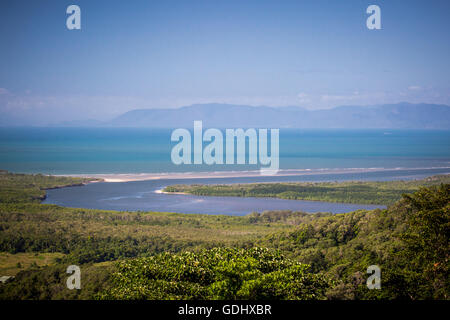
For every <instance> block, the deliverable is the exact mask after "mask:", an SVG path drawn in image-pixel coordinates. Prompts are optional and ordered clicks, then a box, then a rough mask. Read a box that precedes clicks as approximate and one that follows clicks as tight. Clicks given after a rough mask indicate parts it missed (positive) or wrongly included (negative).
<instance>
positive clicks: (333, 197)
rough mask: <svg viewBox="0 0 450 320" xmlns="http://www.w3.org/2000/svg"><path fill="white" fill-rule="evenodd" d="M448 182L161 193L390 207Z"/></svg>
mask: <svg viewBox="0 0 450 320" xmlns="http://www.w3.org/2000/svg"><path fill="white" fill-rule="evenodd" d="M440 183H450V176H448V175H446V176H435V177H430V178H427V179H423V180H416V181H385V182H361V181H350V182H339V183H337V182H295V183H294V182H283V183H248V184H232V185H173V186H168V187H166V188H165V189H164V191H165V192H183V193H190V194H194V195H202V196H234V197H275V198H281V199H291V200H320V201H329V202H346V203H364V204H384V205H388V204H393V203H394V202H395V201H397V200H400V199H401V197H402V195H403V194H404V193H412V192H414V191H417V190H418V189H419V187H420V186H431V185H437V184H440Z"/></svg>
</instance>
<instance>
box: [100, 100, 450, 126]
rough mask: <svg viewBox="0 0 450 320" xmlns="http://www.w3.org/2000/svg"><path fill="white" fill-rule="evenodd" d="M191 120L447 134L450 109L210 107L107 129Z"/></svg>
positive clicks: (122, 120) (151, 114)
mask: <svg viewBox="0 0 450 320" xmlns="http://www.w3.org/2000/svg"><path fill="white" fill-rule="evenodd" d="M194 120H202V121H203V125H204V126H207V127H218V128H235V127H267V128H275V127H279V128H347V129H359V128H386V129H387V128H390V129H391V128H398V129H450V106H447V105H435V104H410V103H399V104H387V105H378V106H365V107H362V106H340V107H336V108H333V109H327V110H312V111H311V110H306V109H303V108H301V107H278V108H274V107H253V106H245V105H229V104H217V103H213V104H197V105H192V106H186V107H181V108H178V109H137V110H132V111H129V112H126V113H124V114H122V115H120V116H118V117H116V118H115V119H113V120H112V121H109V122H106V123H105V125H107V126H120V127H158V128H163V127H166V128H167V127H169V128H170V127H188V128H189V127H192V125H193V121H194Z"/></svg>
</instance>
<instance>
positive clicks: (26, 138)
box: [0, 128, 450, 215]
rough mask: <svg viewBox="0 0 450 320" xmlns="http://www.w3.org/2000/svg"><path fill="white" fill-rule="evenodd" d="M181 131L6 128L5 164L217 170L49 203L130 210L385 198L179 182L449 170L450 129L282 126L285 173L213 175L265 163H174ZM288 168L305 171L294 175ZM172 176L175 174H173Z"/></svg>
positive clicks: (96, 170)
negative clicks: (207, 190)
mask: <svg viewBox="0 0 450 320" xmlns="http://www.w3.org/2000/svg"><path fill="white" fill-rule="evenodd" d="M171 132H172V130H162V129H157V130H155V129H135V128H133V129H131V128H0V169H3V170H8V171H11V172H23V173H43V174H59V175H64V174H86V175H89V174H121V173H122V174H125V173H155V174H156V173H175V172H191V173H192V172H194V173H195V172H211V177H209V178H203V179H195V178H194V177H195V175H194V176H193V177H192V178H185V179H179V180H177V179H173V178H172V179H157V180H146V181H129V182H117V183H93V184H88V185H86V186H82V187H70V188H63V189H54V190H48V192H47V199H46V200H45V201H44V203H48V204H57V205H63V206H67V207H79V208H92V209H110V210H124V211H136V210H146V211H165V212H179V213H201V214H229V215H245V214H248V213H250V212H252V211H259V212H262V211H264V210H281V209H283V210H298V211H304V212H332V213H343V212H349V211H354V210H358V209H374V208H382V207H383V206H371V205H360V204H345V203H328V202H322V201H299V200H282V199H261V198H238V197H198V196H192V195H166V194H161V193H157V192H155V191H157V190H160V189H162V188H163V187H165V186H167V185H169V184H176V183H184V184H191V183H250V182H275V181H345V180H372V181H385V180H398V179H419V178H424V177H427V176H431V175H436V174H446V173H450V148H449V146H450V131H426V130H294V129H281V130H280V169H281V170H280V175H278V176H253V177H249V176H245V173H241V174H242V176H239V174H238V176H237V177H227V178H223V177H222V178H217V177H216V178H213V174H212V172H214V173H215V174H217V172H221V171H238V172H239V171H253V170H257V169H259V167H258V166H256V165H212V166H208V165H179V166H177V165H174V164H173V163H172V162H171V158H170V153H171V149H172V147H173V146H174V145H175V144H176V143H175V142H171V141H170V136H171ZM289 169H290V170H291V173H292V171H294V172H296V171H295V170H298V172H299V174H298V175H285V176H283V175H282V174H283V172H289ZM168 176H169V177H170V174H169V175H168Z"/></svg>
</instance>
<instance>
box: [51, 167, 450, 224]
mask: <svg viewBox="0 0 450 320" xmlns="http://www.w3.org/2000/svg"><path fill="white" fill-rule="evenodd" d="M446 170H448V169H446ZM441 171H442V169H439V170H438V169H426V170H425V169H421V170H413V169H405V170H395V171H380V172H362V173H361V172H360V173H340V174H317V175H298V176H286V177H281V176H278V177H264V176H260V177H230V178H202V179H198V178H194V179H157V180H144V181H128V182H114V183H112V182H98V183H91V184H88V185H85V186H76V187H67V188H61V189H52V190H48V191H47V197H46V199H45V200H44V201H43V203H44V204H56V205H60V206H64V207H72V208H86V209H102V210H117V211H155V212H175V213H188V214H214V215H216V214H225V215H236V216H243V215H247V214H249V213H251V212H255V211H256V212H263V211H266V210H291V211H302V212H307V213H316V212H331V213H334V214H337V213H346V212H351V211H355V210H361V209H364V210H372V209H376V208H386V206H383V205H369V204H353V203H335V202H325V201H306V200H285V199H276V198H243V197H217V196H195V195H189V194H167V193H162V192H161V190H162V189H163V188H164V187H166V186H168V185H174V184H233V183H257V182H305V181H310V182H321V181H349V180H359V181H388V180H400V179H401V180H411V179H421V178H424V177H427V176H431V175H434V174H440V173H441V174H442V172H441Z"/></svg>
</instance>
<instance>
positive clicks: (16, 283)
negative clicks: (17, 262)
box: [0, 264, 113, 300]
mask: <svg viewBox="0 0 450 320" xmlns="http://www.w3.org/2000/svg"><path fill="white" fill-rule="evenodd" d="M66 268H67V264H66V265H56V266H47V267H41V268H39V267H34V268H31V269H29V270H25V271H21V272H19V273H18V274H17V275H16V277H15V278H14V279H13V280H12V281H9V282H8V283H6V284H3V285H0V299H2V300H49V299H55V300H56V299H64V300H66V299H94V298H95V297H96V295H97V294H98V293H99V292H100V291H103V290H106V289H108V288H109V286H110V280H109V277H110V275H111V273H112V272H113V269H112V268H111V267H109V266H95V265H91V264H88V265H83V266H81V289H80V290H69V289H68V288H67V285H66V281H67V278H68V277H69V276H70V274H67V273H66Z"/></svg>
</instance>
